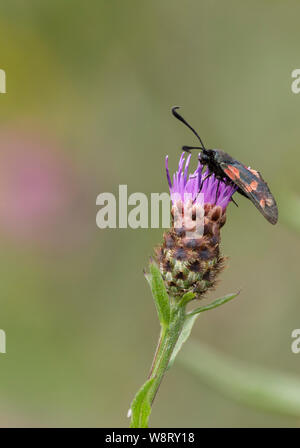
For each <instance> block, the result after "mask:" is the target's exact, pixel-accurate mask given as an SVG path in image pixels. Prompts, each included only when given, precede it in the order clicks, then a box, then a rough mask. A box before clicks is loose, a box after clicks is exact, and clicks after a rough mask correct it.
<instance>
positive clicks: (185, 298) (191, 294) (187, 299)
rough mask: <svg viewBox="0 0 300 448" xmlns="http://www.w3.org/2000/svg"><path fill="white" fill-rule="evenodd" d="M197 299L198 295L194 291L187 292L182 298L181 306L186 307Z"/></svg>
mask: <svg viewBox="0 0 300 448" xmlns="http://www.w3.org/2000/svg"><path fill="white" fill-rule="evenodd" d="M195 297H196V294H195V293H194V292H192V291H189V292H186V293H185V294H184V296H183V297H182V298H181V300H180V302H179V305H180V306H185V305H186V304H187V303H188V302H190V301H191V300H193V299H194V298H195Z"/></svg>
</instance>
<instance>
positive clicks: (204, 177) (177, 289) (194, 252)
mask: <svg viewBox="0 0 300 448" xmlns="http://www.w3.org/2000/svg"><path fill="white" fill-rule="evenodd" d="M190 160H191V155H190V154H189V155H188V156H187V158H186V159H185V153H182V155H181V157H180V160H179V166H178V170H177V171H176V173H175V174H174V175H173V182H172V181H171V177H170V173H169V168H168V157H166V171H167V179H168V183H169V188H170V194H171V199H172V211H171V213H172V218H173V220H172V228H171V229H170V230H169V232H167V233H165V234H164V241H163V244H162V245H161V246H160V247H158V248H157V249H156V257H157V261H158V263H159V267H160V271H161V274H162V276H163V279H164V281H165V284H166V287H167V291H168V293H169V294H170V295H172V296H174V297H181V296H182V295H183V294H185V293H186V292H189V291H192V292H194V293H195V294H196V297H197V298H201V296H202V295H203V294H204V293H205V292H206V291H207V290H208V289H210V288H212V287H213V286H214V284H215V282H216V278H217V275H218V273H219V272H220V271H221V270H222V268H223V266H224V258H223V257H222V256H221V254H220V248H219V245H220V229H221V227H222V226H223V225H224V224H225V221H226V208H227V206H228V204H229V202H230V201H231V197H232V195H233V194H234V193H235V191H236V190H237V187H235V186H233V185H231V184H228V183H227V182H226V181H225V180H224V181H222V180H219V179H217V178H216V177H215V175H214V174H212V173H210V172H209V171H208V169H205V170H204V167H203V166H202V165H201V164H200V162H198V166H197V169H196V170H195V171H194V172H193V173H191V174H189V164H190ZM201 213H202V217H203V220H202V222H203V226H202V231H201V232H200V233H197V232H195V233H192V237H190V235H191V231H193V230H195V225H196V217H197V216H199V215H200V216H201ZM188 235H189V237H188Z"/></svg>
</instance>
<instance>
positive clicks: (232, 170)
mask: <svg viewBox="0 0 300 448" xmlns="http://www.w3.org/2000/svg"><path fill="white" fill-rule="evenodd" d="M224 173H226V174H227V176H228V177H229V179H231V180H235V179H239V178H240V172H239V170H238V169H237V168H236V167H235V166H232V165H228V167H227V168H225V169H224Z"/></svg>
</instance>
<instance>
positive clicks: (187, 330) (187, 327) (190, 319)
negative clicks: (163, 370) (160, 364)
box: [168, 314, 198, 369]
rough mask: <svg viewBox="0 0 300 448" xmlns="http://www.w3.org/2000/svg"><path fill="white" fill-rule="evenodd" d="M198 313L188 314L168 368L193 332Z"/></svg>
mask: <svg viewBox="0 0 300 448" xmlns="http://www.w3.org/2000/svg"><path fill="white" fill-rule="evenodd" d="M197 317H198V315H197V314H195V315H192V314H190V315H187V316H186V318H185V321H184V324H183V327H182V330H181V333H180V336H179V338H178V340H177V342H176V345H175V348H174V350H173V353H172V356H171V358H170V361H169V365H168V369H170V368H171V367H172V365H173V363H174V361H175V358H176V356H177V355H178V352H179V350H180V349H181V347H182V345H183V344H184V343H185V341H186V340H187V339H188V337H189V336H190V334H191V331H192V328H193V325H194V323H195V321H196V319H197Z"/></svg>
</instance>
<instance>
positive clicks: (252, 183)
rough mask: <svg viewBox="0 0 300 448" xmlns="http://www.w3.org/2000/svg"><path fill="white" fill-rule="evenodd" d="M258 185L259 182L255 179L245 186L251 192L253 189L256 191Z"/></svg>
mask: <svg viewBox="0 0 300 448" xmlns="http://www.w3.org/2000/svg"><path fill="white" fill-rule="evenodd" d="M257 185H258V182H256V180H253V181H252V182H251V184H249V185H246V186H245V190H246V191H248V192H249V193H250V192H251V191H255V190H256V189H257Z"/></svg>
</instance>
